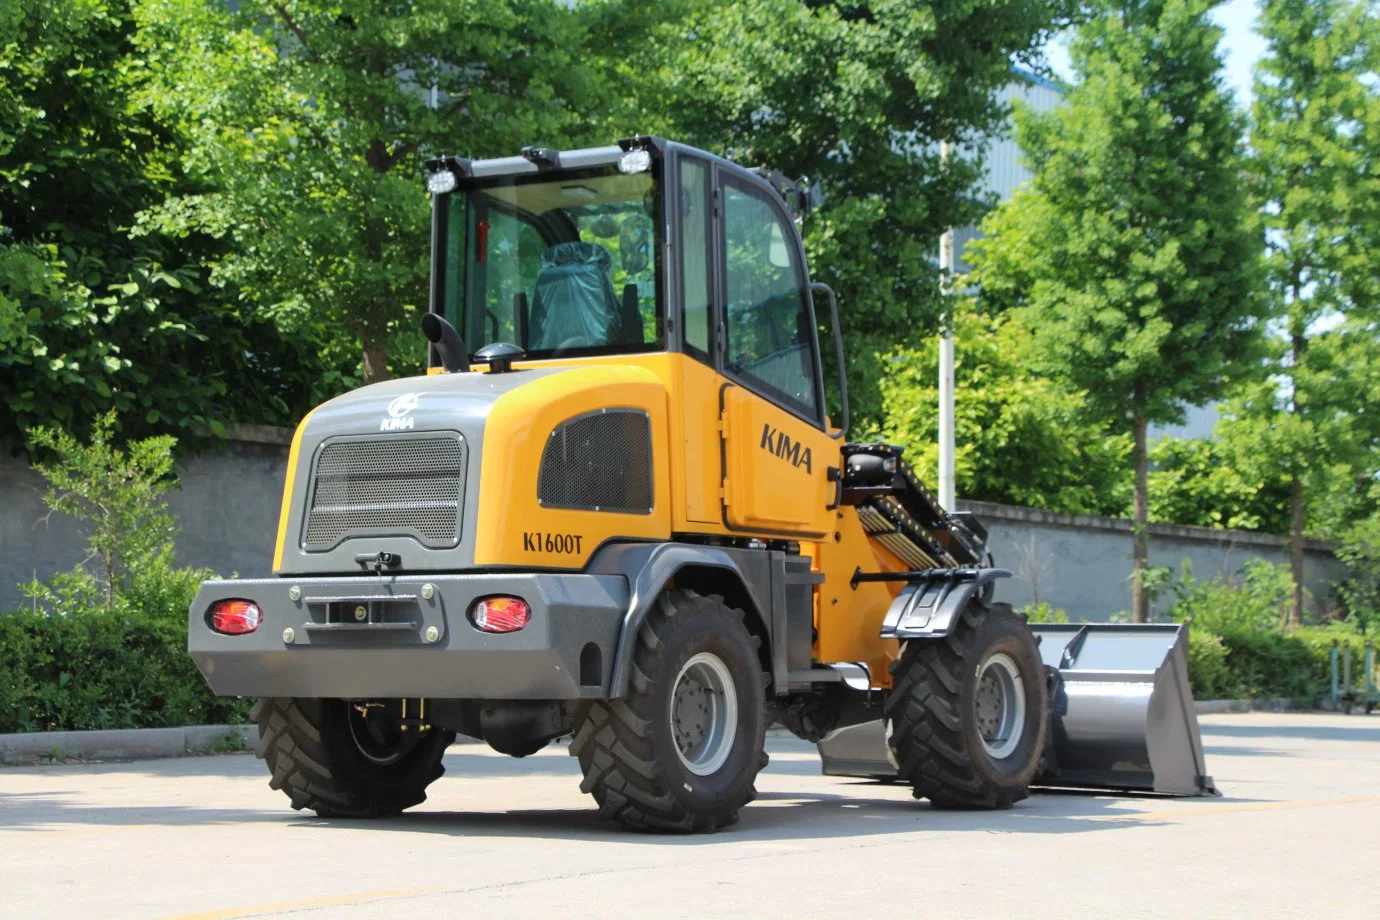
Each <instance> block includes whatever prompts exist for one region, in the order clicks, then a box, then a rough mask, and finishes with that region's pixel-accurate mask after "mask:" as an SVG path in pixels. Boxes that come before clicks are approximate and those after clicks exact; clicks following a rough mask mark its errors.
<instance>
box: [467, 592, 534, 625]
mask: <svg viewBox="0 0 1380 920" xmlns="http://www.w3.org/2000/svg"><path fill="white" fill-rule="evenodd" d="M530 619H532V608H531V607H528V606H527V602H526V601H525V600H523V599H522V598H520V597H485V598H481V599H480V600H478V601H476V602H475V604H474V607H473V608H471V609H470V620H472V621H473V622H474V625H475V626H478V627H479V628H480V629H482V630H484V632H491V633H510V632H517V631H518V630H519V629H522V627H524V626H526V625H527V621H528V620H530Z"/></svg>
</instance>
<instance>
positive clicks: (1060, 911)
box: [0, 714, 1380, 920]
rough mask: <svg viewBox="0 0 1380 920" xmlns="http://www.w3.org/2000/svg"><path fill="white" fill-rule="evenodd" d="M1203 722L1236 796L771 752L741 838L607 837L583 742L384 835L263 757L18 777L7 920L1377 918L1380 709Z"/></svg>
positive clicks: (474, 751) (475, 786) (484, 757)
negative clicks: (295, 789)
mask: <svg viewBox="0 0 1380 920" xmlns="http://www.w3.org/2000/svg"><path fill="white" fill-rule="evenodd" d="M1202 726H1203V739H1204V745H1205V746H1206V748H1207V753H1208V767H1209V770H1210V771H1211V772H1212V774H1213V775H1214V777H1215V778H1216V780H1217V782H1218V785H1219V786H1220V787H1221V788H1222V790H1223V792H1224V793H1225V796H1224V797H1223V798H1218V799H1200V800H1193V801H1182V800H1165V799H1154V798H1138V799H1124V798H1122V799H1118V798H1104V797H1092V796H1084V795H1041V796H1036V797H1034V798H1032V799H1030V800H1028V801H1027V802H1024V803H1022V804H1020V805H1018V806H1017V807H1016V808H1015V809H1013V810H1011V811H1009V812H1004V813H996V814H971V813H948V812H939V811H932V810H930V809H929V808H928V807H926V806H924V805H922V804H919V803H915V802H914V801H912V799H911V798H910V795H909V793H908V791H907V790H905V789H903V788H900V787H896V786H882V785H875V784H867V783H859V782H854V781H850V780H841V779H831V778H825V777H821V776H819V775H818V761H817V759H816V758H815V755H814V751H813V748H811V747H809V746H807V745H805V744H802V743H799V742H796V741H795V740H794V739H780V740H773V741H772V743H771V744H770V749H771V754H772V763H771V766H770V767H769V768H768V770H767V772H766V773H765V774H764V775H763V776H762V778H761V779H760V780H759V782H758V788H759V790H760V791H761V796H760V798H759V800H758V801H757V802H756V803H755V804H753V805H752V806H750V807H749V808H748V809H746V810H745V811H744V813H743V819H742V822H741V823H740V824H739V825H738V826H737V827H735V828H733V829H730V830H727V831H724V832H721V833H719V834H715V835H711V836H703V837H690V838H684V837H670V838H668V837H644V836H639V835H632V834H627V833H623V832H621V831H619V830H617V829H615V828H613V827H611V826H607V825H605V824H603V823H601V822H600V821H598V820H597V819H596V818H595V816H594V814H593V813H592V811H591V810H590V808H589V804H588V800H587V799H585V797H584V796H582V795H581V794H580V792H579V790H578V789H577V788H576V784H577V782H578V776H577V771H576V766H575V763H574V760H573V759H572V758H570V757H568V756H566V751H565V748H564V747H552V748H550V749H548V750H547V751H545V752H543V753H541V754H539V755H537V756H534V757H530V758H527V759H526V760H524V761H514V760H511V759H509V758H506V757H501V756H498V755H495V754H492V753H491V752H489V751H488V749H487V748H481V747H477V746H463V747H456V748H453V749H452V750H451V753H450V755H449V756H447V758H446V768H447V776H446V777H445V778H443V779H442V780H441V781H440V782H439V783H438V784H437V785H435V786H433V787H432V788H433V793H432V796H431V799H430V800H429V801H428V802H427V803H426V804H425V805H424V806H422V808H421V809H419V810H417V811H415V812H412V813H410V814H409V815H408V816H406V817H404V818H401V819H399V820H393V821H386V822H374V823H351V822H339V821H321V820H318V819H315V818H310V817H305V816H303V815H301V814H299V813H295V812H292V811H290V810H288V809H287V807H286V799H285V798H283V797H282V796H281V795H280V794H279V793H276V792H273V791H271V790H270V789H269V788H268V786H267V785H266V782H265V774H264V770H263V766H262V764H260V763H259V762H258V761H256V760H255V759H253V758H252V757H249V756H243V755H241V756H233V755H230V756H220V757H204V758H184V759H178V760H165V761H146V762H141V763H129V764H97V765H83V766H56V767H52V766H50V767H24V768H19V767H8V768H0V916H5V917H15V918H21V917H24V918H27V917H78V916H90V917H126V916H137V917H148V916H154V917H159V916H190V917H205V918H211V917H215V918H229V917H250V916H266V915H267V916H272V915H278V914H293V913H308V914H311V915H312V916H329V917H415V916H430V917H443V916H461V915H463V916H464V917H465V918H466V920H477V918H484V917H514V916H517V917H544V916H560V917H562V918H572V917H573V918H584V917H590V918H600V920H612V918H621V917H638V918H650V917H694V918H696V920H705V918H717V917H751V918H765V917H789V918H792V920H801V918H814V917H828V918H842V920H860V918H866V917H877V918H897V917H905V916H919V915H928V916H931V917H977V916H997V917H1020V918H1022V920H1024V918H1030V917H1061V918H1063V917H1080V916H1093V915H1096V916H1103V917H1152V916H1154V917H1159V916H1171V915H1174V916H1191V917H1194V918H1208V917H1283V916H1311V917H1329V918H1331V917H1362V916H1365V917H1375V916H1377V915H1380V859H1377V857H1380V714H1377V715H1374V716H1369V717H1365V716H1351V717H1343V716H1325V715H1264V714H1256V715H1234V716H1206V717H1204V718H1203V719H1202ZM1094 912H1096V913H1095V914H1094Z"/></svg>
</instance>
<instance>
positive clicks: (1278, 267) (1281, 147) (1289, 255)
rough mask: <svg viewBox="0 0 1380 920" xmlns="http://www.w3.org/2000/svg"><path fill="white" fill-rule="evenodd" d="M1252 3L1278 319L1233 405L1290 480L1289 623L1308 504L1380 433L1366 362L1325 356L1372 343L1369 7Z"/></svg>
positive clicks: (1260, 146)
mask: <svg viewBox="0 0 1380 920" xmlns="http://www.w3.org/2000/svg"><path fill="white" fill-rule="evenodd" d="M1261 13H1262V15H1261V25H1260V31H1261V34H1262V35H1263V36H1264V38H1265V40H1266V42H1267V43H1268V51H1267V53H1266V55H1265V57H1264V58H1263V59H1262V60H1261V62H1260V64H1259V66H1258V68H1257V72H1256V79H1255V104H1254V110H1253V115H1254V118H1253V124H1252V132H1251V147H1252V150H1253V157H1252V160H1251V165H1252V167H1253V170H1252V171H1253V176H1254V179H1255V186H1256V191H1257V194H1258V195H1259V198H1260V200H1261V202H1262V205H1263V212H1262V213H1263V220H1264V222H1265V226H1266V245H1267V259H1266V266H1267V276H1266V278H1267V285H1268V291H1269V294H1270V299H1271V302H1272V306H1273V308H1274V311H1275V313H1276V314H1277V316H1278V317H1279V320H1278V323H1277V329H1276V338H1277V340H1278V347H1277V348H1276V350H1275V356H1274V361H1273V362H1272V363H1273V365H1274V367H1273V370H1274V372H1275V381H1276V385H1275V386H1274V387H1269V388H1266V389H1265V390H1263V391H1262V392H1260V393H1257V394H1255V398H1254V399H1252V400H1250V401H1248V403H1247V411H1248V412H1249V414H1251V415H1252V416H1254V417H1255V418H1256V419H1258V420H1259V422H1260V424H1261V425H1262V426H1264V430H1263V432H1262V434H1263V435H1264V437H1263V438H1262V442H1263V443H1262V447H1264V448H1265V449H1266V450H1267V451H1268V455H1269V456H1271V457H1272V458H1274V460H1275V462H1276V463H1277V465H1278V467H1279V468H1280V469H1281V470H1283V471H1284V472H1285V474H1286V475H1287V477H1288V479H1289V483H1290V495H1289V511H1290V514H1289V534H1290V539H1291V544H1292V557H1293V570H1294V582H1295V596H1294V607H1293V611H1292V615H1293V618H1294V619H1295V620H1298V619H1299V618H1300V617H1301V615H1302V605H1303V584H1302V582H1303V545H1302V541H1303V537H1304V533H1305V531H1306V530H1308V529H1309V523H1310V522H1309V517H1310V515H1309V510H1310V509H1309V505H1310V504H1312V505H1313V506H1314V508H1315V509H1316V508H1317V504H1318V502H1317V499H1318V498H1320V497H1322V496H1328V497H1331V495H1330V493H1332V492H1333V486H1335V485H1336V478H1335V477H1336V472H1337V467H1338V466H1339V465H1342V466H1346V465H1348V461H1350V465H1353V466H1354V465H1356V464H1360V465H1362V466H1364V465H1366V455H1367V454H1368V453H1373V452H1374V449H1375V446H1376V445H1377V444H1380V441H1377V440H1376V437H1375V436H1376V435H1377V434H1380V430H1376V429H1375V423H1374V421H1373V420H1371V419H1369V418H1367V417H1365V416H1367V415H1368V413H1367V412H1366V411H1364V407H1363V406H1358V404H1357V402H1356V398H1355V397H1356V390H1357V389H1358V382H1357V380H1356V379H1355V377H1356V372H1357V370H1362V371H1364V370H1365V369H1366V367H1365V366H1366V363H1367V362H1362V363H1361V365H1360V367H1359V368H1356V367H1353V366H1352V363H1351V362H1350V361H1347V360H1345V359H1343V360H1338V359H1339V357H1341V356H1343V355H1347V354H1349V353H1351V354H1357V353H1363V352H1365V351H1366V350H1369V349H1374V348H1375V347H1376V346H1377V344H1380V343H1378V342H1377V339H1376V336H1375V331H1374V329H1373V328H1372V326H1371V322H1370V321H1372V320H1373V319H1374V317H1375V314H1376V310H1377V307H1380V281H1377V275H1380V203H1377V201H1378V200H1380V89H1377V87H1376V84H1375V79H1376V77H1377V74H1380V38H1377V34H1380V14H1377V11H1376V8H1375V6H1374V5H1373V4H1371V3H1368V2H1365V0H1267V2H1265V3H1264V4H1263V6H1262V8H1261ZM1358 356H1359V355H1358ZM1358 408H1359V409H1362V411H1361V412H1360V413H1359V414H1358V412H1357V410H1358ZM1368 428H1369V429H1371V430H1370V431H1367V430H1366V429H1368ZM1368 435H1369V436H1368ZM1323 457H1326V458H1328V461H1329V462H1320V459H1321V458H1323ZM1369 465H1370V467H1371V469H1372V470H1374V469H1375V463H1374V459H1373V458H1372V459H1371V461H1370V463H1369ZM1315 520H1316V516H1315ZM1332 523H1334V524H1336V523H1338V522H1337V521H1335V519H1334V521H1333V522H1332Z"/></svg>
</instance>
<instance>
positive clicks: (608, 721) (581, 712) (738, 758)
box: [570, 589, 767, 833]
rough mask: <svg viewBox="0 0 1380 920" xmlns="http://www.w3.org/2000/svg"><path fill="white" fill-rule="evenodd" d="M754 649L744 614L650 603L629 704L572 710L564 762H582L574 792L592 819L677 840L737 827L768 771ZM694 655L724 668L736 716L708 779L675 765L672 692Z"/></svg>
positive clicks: (692, 600) (697, 604) (682, 598)
mask: <svg viewBox="0 0 1380 920" xmlns="http://www.w3.org/2000/svg"><path fill="white" fill-rule="evenodd" d="M759 645H760V640H759V639H757V637H755V636H753V635H751V634H749V633H748V631H747V628H746V627H745V626H744V625H743V612H742V611H741V610H736V609H733V608H731V607H728V606H726V605H725V604H724V602H723V599H722V598H720V597H717V596H715V597H705V596H701V595H699V594H696V593H695V592H693V591H687V590H681V589H676V590H672V591H668V592H666V593H665V594H664V595H662V597H660V598H659V599H658V600H657V603H656V605H655V606H654V607H653V608H652V611H651V612H650V613H649V614H648V615H647V619H646V621H645V622H643V624H642V627H641V628H640V629H639V630H638V634H637V646H636V648H635V651H634V655H633V667H632V675H631V681H630V684H629V688H628V695H627V697H626V698H625V699H621V700H609V701H601V702H594V703H584V704H582V705H581V706H580V707H578V708H577V709H576V711H575V737H574V739H573V740H572V741H571V743H570V753H571V754H572V755H574V756H576V757H578V758H579V759H580V769H581V770H582V771H583V772H584V782H582V783H581V784H580V789H581V790H582V791H584V792H588V793H591V794H592V795H593V796H594V800H595V801H596V802H598V803H599V814H601V815H603V816H604V817H607V818H612V819H613V820H615V821H618V822H619V823H621V824H623V825H624V826H625V827H629V828H633V829H636V830H644V831H672V832H680V833H689V832H694V831H712V830H715V829H717V828H721V827H726V826H728V825H731V824H733V823H735V822H736V821H737V820H738V810H739V809H740V808H742V807H743V806H744V805H746V804H747V803H748V802H750V801H752V800H753V799H754V798H755V797H756V795H757V791H756V789H755V788H754V787H753V782H754V780H756V778H757V773H758V771H760V770H761V769H762V768H763V767H764V766H766V765H767V754H766V751H765V750H763V743H764V740H765V736H766V715H765V693H764V690H765V687H766V682H767V681H766V675H765V674H763V673H762V665H761V662H760V661H759V659H758V657H757V649H758V647H759ZM702 653H709V654H710V655H713V656H716V657H717V658H718V660H719V661H720V662H721V663H722V664H723V665H724V666H726V669H727V672H728V673H729V675H730V676H731V678H732V683H733V687H732V689H733V691H734V692H733V697H734V699H735V700H736V710H737V717H736V719H734V720H733V724H734V725H735V726H736V729H735V731H734V735H733V738H732V740H731V742H729V741H726V742H725V747H726V749H727V755H726V759H725V760H724V761H723V763H722V765H721V766H719V767H718V768H717V769H715V770H714V771H713V772H712V773H709V774H708V775H700V774H697V773H694V772H691V770H690V769H689V768H688V767H687V765H686V764H685V763H684V762H682V759H681V754H680V749H679V747H678V746H677V742H676V738H675V735H674V729H673V725H672V702H673V700H672V694H673V691H674V689H675V688H674V684H675V683H676V681H677V679H678V678H679V677H680V675H681V672H682V669H683V668H685V667H687V665H689V664H690V662H691V659H692V658H695V656H697V655H700V654H702Z"/></svg>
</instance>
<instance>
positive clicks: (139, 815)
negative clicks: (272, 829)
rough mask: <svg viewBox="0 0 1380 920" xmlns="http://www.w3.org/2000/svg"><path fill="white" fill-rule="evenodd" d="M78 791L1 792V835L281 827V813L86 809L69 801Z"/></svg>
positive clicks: (152, 807)
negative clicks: (67, 829)
mask: <svg viewBox="0 0 1380 920" xmlns="http://www.w3.org/2000/svg"><path fill="white" fill-rule="evenodd" d="M77 794H78V793H76V792H75V791H73V792H68V791H61V792H33V793H17V794H14V793H7V792H0V831H10V830H32V831H34V832H35V833H45V832H48V831H51V830H62V829H63V828H53V827H51V825H68V824H76V825H83V826H87V827H130V826H134V825H142V824H156V825H161V826H182V825H212V824H246V823H250V822H254V823H263V822H277V823H281V822H282V821H283V819H284V818H285V817H288V818H291V817H293V814H292V813H291V812H288V813H287V814H286V815H284V813H283V812H281V811H265V810H258V809H246V808H204V807H201V806H198V805H128V806H119V805H115V806H112V805H86V804H83V803H81V802H78V801H76V800H75V798H69V796H76V795H77Z"/></svg>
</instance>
